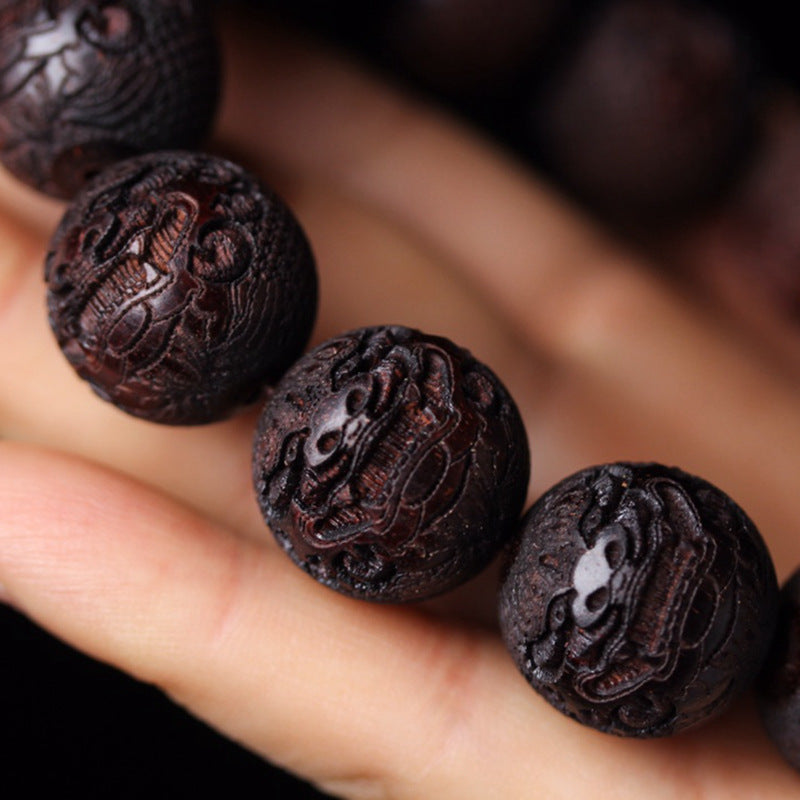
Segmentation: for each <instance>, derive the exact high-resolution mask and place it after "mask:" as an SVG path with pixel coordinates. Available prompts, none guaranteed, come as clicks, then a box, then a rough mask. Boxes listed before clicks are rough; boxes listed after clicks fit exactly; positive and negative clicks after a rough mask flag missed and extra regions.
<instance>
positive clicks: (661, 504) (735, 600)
mask: <svg viewBox="0 0 800 800" xmlns="http://www.w3.org/2000/svg"><path fill="white" fill-rule="evenodd" d="M776 603H777V584H776V579H775V572H774V569H773V566H772V561H771V559H770V556H769V553H768V552H767V549H766V546H765V544H764V542H763V540H762V539H761V536H760V535H759V533H758V531H757V530H756V528H755V526H754V525H753V523H752V522H751V521H750V520H749V518H748V517H747V516H746V515H745V513H744V512H743V511H742V510H741V509H740V508H739V507H738V506H737V505H736V504H735V503H734V502H733V501H732V500H731V499H730V498H729V497H728V496H727V495H725V494H724V493H723V492H721V491H720V490H719V489H717V488H716V487H714V486H712V485H711V484H709V483H707V482H706V481H704V480H702V479H700V478H696V477H694V476H691V475H688V474H687V473H685V472H682V471H680V470H678V469H675V468H667V467H663V466H661V465H658V464H627V463H620V464H610V465H604V466H599V467H593V468H589V469H586V470H583V471H581V472H578V473H576V474H575V475H573V476H571V477H569V478H566V479H565V480H564V481H562V482H561V483H559V484H557V485H556V486H555V487H553V488H552V489H551V490H549V491H548V492H546V493H545V494H544V495H543V496H542V497H541V499H540V500H539V501H538V502H537V503H536V504H535V505H534V506H533V508H532V509H531V510H530V511H529V512H528V514H527V515H526V517H525V519H524V521H523V526H522V531H521V535H520V538H519V539H518V540H517V541H516V543H515V547H514V551H513V556H512V558H511V561H510V564H509V566H508V570H507V574H506V576H505V578H504V581H503V586H502V590H501V593H500V619H501V626H502V630H503V636H504V638H505V641H506V644H507V645H508V648H509V650H510V652H511V654H512V656H513V657H514V659H515V661H516V662H517V665H518V666H519V668H520V669H521V671H522V673H523V674H524V675H525V677H526V678H527V680H528V681H529V682H530V683H531V685H532V686H533V687H534V688H535V689H536V690H537V691H539V692H540V693H541V694H542V695H543V696H544V697H545V699H547V700H548V701H549V702H550V703H551V704H552V705H554V706H555V707H556V708H558V709H559V710H560V711H562V712H563V713H565V714H566V715H568V716H569V717H572V718H573V719H576V720H578V721H580V722H582V723H584V724H586V725H589V726H591V727H593V728H597V729H598V730H601V731H605V732H608V733H614V734H618V735H623V736H638V737H651V736H665V735H668V734H672V733H676V732H678V731H680V730H683V729H685V728H688V727H689V726H691V725H695V724H697V723H699V722H701V721H703V720H705V719H707V718H708V717H710V716H712V715H714V714H717V713H719V712H720V711H722V710H723V709H724V708H725V707H726V706H727V705H728V704H729V703H730V702H731V701H732V700H733V699H734V698H735V697H736V696H737V695H738V694H739V693H741V692H742V691H743V690H744V689H745V688H746V687H747V686H748V685H749V684H750V682H751V681H752V679H753V678H754V677H755V675H756V673H757V671H758V669H759V667H760V665H761V663H762V662H763V659H764V657H765V655H766V651H767V648H768V645H769V642H770V638H771V635H772V630H773V627H774V618H775V610H776Z"/></svg>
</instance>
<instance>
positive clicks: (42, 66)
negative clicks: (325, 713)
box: [0, 0, 800, 765]
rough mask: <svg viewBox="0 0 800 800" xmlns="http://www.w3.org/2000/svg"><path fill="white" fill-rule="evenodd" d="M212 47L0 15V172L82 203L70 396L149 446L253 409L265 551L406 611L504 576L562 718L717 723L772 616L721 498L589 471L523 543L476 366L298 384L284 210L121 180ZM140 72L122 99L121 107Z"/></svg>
mask: <svg viewBox="0 0 800 800" xmlns="http://www.w3.org/2000/svg"><path fill="white" fill-rule="evenodd" d="M162 13H164V14H167V15H168V17H169V15H170V14H172V15H174V14H177V15H179V17H169V19H170V20H172V21H171V22H170V24H171V25H173V26H174V25H177V26H178V28H180V30H181V31H182V32H188V33H187V38H186V40H185V43H183V40H182V44H181V46H180V47H178V48H177V49H175V50H174V51H169V55H168V56H167V57H166V61H165V62H163V61H162V60H161V58H162V54H163V53H164V52H165V48H164V47H163V46H162V45H161V40H159V39H158V38H157V37H158V36H160V35H163V30H164V28H162V27H159V25H158V24H155V23H153V19H156V15H157V14H158V15H160V14H162ZM181 15H182V16H181ZM157 18H158V19H159V20H162V17H161V16H158V17H157ZM176 19H177V20H179V21H178V22H176V21H175V20H176ZM159 24H167V23H165V22H162V23H159ZM195 26H196V27H195ZM208 26H209V22H208V19H207V17H206V15H205V13H204V12H203V11H202V9H201V7H200V6H199V5H196V4H194V3H190V2H176V3H166V2H155V0H142V2H140V3H139V4H138V5H137V4H135V3H131V2H127V3H125V4H124V5H119V6H117V5H112V4H103V3H95V2H87V1H86V0H82V2H67V0H62V1H59V2H55V3H52V4H42V3H34V2H18V3H12V4H10V5H7V6H5V7H4V8H3V9H2V11H0V45H2V47H3V49H2V53H3V56H2V58H3V61H2V63H1V64H0V67H2V68H0V151H1V152H2V158H3V161H4V163H6V165H7V166H9V167H10V168H11V169H12V171H13V172H14V173H15V174H17V175H18V176H19V177H23V178H26V179H27V180H28V182H30V183H32V184H33V185H35V186H37V187H38V188H40V189H42V190H46V191H50V192H51V193H55V194H58V195H61V196H63V195H74V196H73V199H72V204H71V206H70V208H69V210H68V211H67V212H66V214H65V216H64V218H63V220H62V222H61V224H60V225H59V227H58V230H57V231H56V233H55V235H54V238H53V240H52V243H51V247H50V250H49V253H48V256H47V263H46V278H47V282H48V307H49V312H50V321H51V325H52V327H53V329H54V332H55V334H56V337H57V338H58V341H59V344H60V346H61V348H62V350H63V352H64V354H65V356H66V357H67V359H68V360H69V361H70V363H72V365H73V366H74V367H75V369H76V371H77V372H78V374H79V375H80V376H81V377H83V378H85V379H86V380H88V381H89V383H90V385H91V386H92V388H93V389H94V390H95V391H96V392H97V393H98V394H99V395H100V396H102V397H103V398H104V399H106V400H109V401H111V402H113V403H114V404H115V405H117V406H118V407H119V408H121V409H122V410H123V411H126V412H127V413H130V414H133V415H135V416H138V417H141V418H142V419H146V420H150V421H153V422H160V423H169V424H200V423H209V422H213V421H215V420H218V419H221V418H223V417H224V416H226V415H228V414H230V413H233V412H234V411H235V410H236V409H237V408H238V407H239V406H241V405H244V404H248V403H252V402H254V401H255V400H256V399H257V398H258V396H259V394H260V393H262V391H264V389H263V387H264V386H265V385H270V386H271V388H270V389H269V390H268V391H266V394H267V395H268V399H267V400H266V402H265V404H264V408H263V412H262V414H261V417H260V421H259V424H258V429H257V431H256V435H255V440H254V454H253V477H254V484H255V489H256V495H257V498H258V502H259V504H260V506H261V509H262V512H263V514H264V517H265V520H266V522H267V523H268V525H269V527H270V528H271V530H272V532H273V534H274V535H275V537H276V539H277V540H278V542H279V543H280V544H281V546H282V547H283V548H284V550H285V551H286V552H287V554H288V555H289V556H290V558H291V559H292V560H293V561H294V562H295V563H296V564H297V565H298V566H300V567H301V568H302V569H303V570H305V571H306V572H307V573H309V574H310V575H312V576H313V577H314V578H316V579H317V580H318V581H320V582H321V583H323V584H325V585H326V586H328V587H330V588H333V589H335V590H337V591H340V592H343V593H345V594H348V595H350V596H352V597H357V598H362V599H367V600H377V601H383V602H406V601H413V600H419V599H422V598H425V597H430V596H432V595H434V594H438V593H440V592H443V591H447V590H449V589H451V588H453V587H454V586H456V585H458V584H459V583H461V582H463V581H465V580H467V579H469V578H470V577H472V576H473V575H475V574H476V573H477V572H478V571H479V570H480V569H482V568H483V567H484V566H486V564H488V563H489V561H490V560H492V559H493V558H494V557H495V555H496V554H497V553H498V552H499V551H500V550H501V549H505V551H506V567H505V571H504V576H503V581H502V587H501V590H500V621H501V630H502V633H503V636H504V639H505V641H506V643H507V645H508V648H509V650H510V652H511V654H512V656H513V657H514V659H515V660H516V662H517V664H518V666H519V667H520V669H521V671H522V672H523V674H524V675H525V677H526V678H527V679H528V681H529V682H530V683H531V684H532V685H533V687H534V688H535V689H536V690H537V691H539V692H540V693H541V694H542V695H543V696H544V697H545V698H546V699H547V700H548V701H549V702H551V703H552V704H553V705H554V706H556V707H557V708H559V709H560V710H561V711H563V712H564V713H566V714H568V715H569V716H570V717H573V718H574V719H577V720H578V721H580V722H582V723H584V724H588V725H591V726H592V727H594V728H597V729H599V730H602V731H606V732H610V733H614V734H619V735H626V736H639V737H650V736H662V735H667V734H671V733H674V732H677V731H680V730H683V729H685V728H687V727H689V726H691V725H695V724H697V723H699V722H701V721H703V720H705V719H707V718H709V717H710V716H712V715H715V714H717V713H719V712H721V711H722V710H723V709H724V708H726V707H727V706H728V705H729V704H730V703H731V702H732V700H733V699H734V698H735V697H737V696H738V695H739V694H740V693H741V692H742V691H743V690H744V689H745V688H746V687H747V686H749V685H750V684H751V683H752V681H753V680H754V679H755V677H756V675H757V674H758V673H759V671H760V670H761V668H762V665H763V663H764V660H765V658H766V656H767V652H768V650H769V647H770V643H771V642H772V641H773V638H774V637H773V634H774V630H775V624H776V623H775V620H776V616H777V612H776V608H777V604H778V589H777V582H776V578H775V572H774V568H773V566H772V562H771V560H770V557H769V554H768V552H767V549H766V546H765V544H764V542H763V540H762V538H761V536H760V535H759V533H758V531H757V530H756V528H755V526H754V525H753V523H752V522H751V521H750V520H749V519H748V517H747V516H746V514H745V513H744V512H743V511H742V510H741V509H740V508H739V507H738V506H737V505H736V504H735V503H734V502H733V501H732V500H730V498H728V497H727V496H726V495H725V494H724V493H723V492H721V491H720V490H719V489H717V488H716V487H714V486H712V485H711V484H709V483H707V482H706V481H704V480H702V479H700V478H697V477H694V476H691V475H688V474H686V473H684V472H682V471H681V470H678V469H675V468H667V467H663V466H660V465H657V464H627V463H619V464H609V465H602V466H597V467H593V468H590V469H586V470H583V471H581V472H579V473H577V474H576V475H573V476H571V477H569V478H566V479H565V480H564V481H562V482H561V483H559V484H558V485H557V486H555V487H554V488H553V489H551V490H550V491H548V492H547V493H545V495H543V496H542V497H541V498H540V499H539V501H538V502H537V503H536V504H535V505H534V506H533V508H532V509H531V510H530V511H529V512H528V514H527V515H526V516H525V518H524V520H523V521H522V523H521V525H520V524H518V523H519V518H520V515H521V512H522V505H523V502H524V498H525V491H526V488H527V484H528V476H529V453H528V447H527V437H526V435H525V430H524V425H523V423H522V420H521V417H520V414H519V411H518V410H517V408H516V406H515V404H514V402H513V400H512V398H511V397H510V395H509V393H508V391H507V390H506V389H505V387H504V386H503V385H502V383H501V382H500V381H499V379H498V378H497V376H495V375H494V373H493V372H492V371H491V370H490V369H489V368H488V367H487V366H486V365H483V364H481V363H480V362H478V361H477V360H476V359H474V358H473V357H472V356H471V355H470V354H469V353H468V352H467V351H465V350H463V349H462V348H460V347H458V346H457V345H455V344H453V343H452V342H450V341H449V340H447V339H444V338H442V337H439V336H431V335H428V334H424V333H422V332H420V331H415V330H412V329H409V328H405V327H402V326H396V325H395V326H380V327H374V328H367V329H362V330H358V331H351V332H349V333H345V334H343V335H341V336H339V337H336V338H334V339H332V340H329V341H327V342H324V343H323V344H321V345H319V346H318V347H316V348H315V349H314V350H312V351H311V352H309V353H307V354H305V355H303V356H301V353H302V351H303V349H304V347H305V345H306V343H307V340H308V337H309V335H310V331H311V328H312V326H313V321H314V317H315V311H316V305H317V280H316V272H315V267H314V262H313V257H312V255H311V249H310V247H309V245H308V242H307V241H306V238H305V235H304V234H303V232H302V230H301V229H300V226H299V224H298V223H297V221H296V220H295V218H294V216H293V215H292V213H291V212H290V211H289V209H288V208H286V206H285V205H284V204H283V203H282V201H281V200H280V199H279V198H278V197H277V196H276V195H275V194H274V193H273V192H272V191H271V190H269V189H267V188H266V187H264V186H263V185H262V184H261V183H260V182H259V181H258V180H257V179H256V178H254V177H253V176H251V175H249V174H248V173H246V172H245V171H244V170H242V169H241V168H240V167H238V166H237V165H235V164H232V163H231V162H229V161H226V160H224V159H219V158H216V157H213V156H209V155H204V154H200V153H193V152H189V151H187V150H184V149H166V150H159V152H145V154H144V155H139V156H135V157H132V158H126V159H124V160H121V161H119V160H118V159H119V158H120V157H121V156H123V155H128V154H129V152H130V151H132V150H144V151H150V150H156V149H158V148H161V147H167V148H178V147H181V148H182V147H186V146H187V143H186V141H185V134H186V132H187V124H186V117H187V115H191V114H192V113H195V112H196V111H197V109H199V108H203V109H208V107H209V99H208V98H209V96H210V95H209V94H208V87H209V86H211V87H215V86H217V85H218V78H216V77H214V76H212V77H210V78H209V76H208V75H206V78H205V79H204V81H202V82H201V83H202V84H203V85H202V86H200V87H199V89H198V87H194V88H193V87H192V80H191V78H192V77H196V74H197V73H196V71H195V66H196V65H197V64H199V63H202V64H203V68H204V69H206V68H209V66H210V65H215V64H216V56H215V55H214V53H215V50H214V49H213V47H211V46H210V45H209V42H213V37H212V36H211V33H210V28H209V27H208ZM153 37H155V38H153ZM142 58H145V59H146V63H147V65H148V69H147V70H142V69H140V66H139V65H140V61H141V59H142ZM193 65H194V66H193ZM103 69H105V70H107V71H108V70H110V72H108V74H106V73H104V72H102V70H103ZM137 70H138V72H141V73H146V74H144V76H143V78H142V82H137V81H134V82H133V83H130V81H131V80H132V78H131V77H130V75H131V72H132V71H133V72H134V73H137ZM137 74H138V73H137ZM112 75H113V76H116V77H115V78H114V79H112V77H110V76H112ZM154 76H157V77H154ZM187 78H188V79H189V80H188V81H185V82H181V81H184V79H187ZM173 81H174V83H173V84H171V85H170V86H169V87H165V86H164V85H162V84H167V83H170V82H173ZM176 86H178V87H179V89H176ZM142 87H146V90H144V89H143V88H142ZM109 89H110V94H107V92H108V90H109ZM196 90H197V91H199V92H200V95H202V97H199V98H198V97H195V95H194V92H195V91H196ZM128 91H130V92H131V95H130V98H129V97H128V96H127V94H126V92H128ZM169 92H172V94H170V93H169ZM212 95H214V96H215V92H214V91H212ZM175 97H179V98H181V99H182V100H185V103H186V104H185V105H184V106H181V105H180V103H176V102H175V100H174V98H175ZM131 98H132V99H131ZM115 99H116V100H118V101H119V102H116V103H115V102H114V100H115ZM212 105H213V104H212ZM98 109H99V111H98ZM165 111H168V112H169V113H168V114H167V115H166V116H165ZM106 112H108V113H106ZM98 113H99V114H100V116H98ZM199 116H200V117H202V118H203V119H204V120H209V119H210V114H208V113H203V114H200V115H199ZM134 119H135V120H136V123H137V125H138V126H139V127H135V126H134V127H133V128H131V124H132V121H133V120H134ZM34 122H35V123H36V124H37V125H38V127H36V128H35V129H34V127H32V125H33V123H34ZM66 122H69V124H66ZM172 123H174V125H173V124H172ZM144 130H146V131H147V132H148V133H153V134H159V136H156V137H155V138H151V137H149V136H145V135H144V134H143V133H142V131H144ZM161 134H163V138H159V137H160V135H161ZM94 173H96V174H94ZM79 185H80V186H81V187H82V188H80V189H79V190H78V191H77V193H74V192H75V189H76V187H78V186H79ZM798 585H800V584H798V581H797V579H795V580H794V581H793V582H792V583H791V584H790V585H789V587H788V588H787V590H786V600H787V602H786V603H785V604H784V608H785V609H791V613H790V612H789V611H788V610H787V611H786V612H785V616H786V619H785V620H784V621H783V622H781V624H780V626H779V628H780V635H779V636H777V637H775V639H774V640H775V641H776V642H777V644H776V646H775V648H773V651H772V656H771V660H770V663H769V667H768V669H767V670H766V671H765V672H764V673H763V675H764V677H763V678H762V684H761V685H762V691H761V693H760V696H761V698H762V707H763V709H764V714H765V718H766V720H767V727H768V730H769V732H770V735H771V736H773V737H774V738H775V739H776V741H778V742H779V746H780V747H781V749H782V751H783V752H784V754H785V755H786V756H787V758H788V759H789V760H790V761H792V762H793V763H794V764H795V765H798V761H799V760H800V736H799V735H798V730H799V729H798V725H797V723H796V722H795V720H796V719H797V714H796V713H794V711H793V709H794V708H796V707H797V703H798V698H797V695H798V691H797V679H796V675H797V673H798V671H800V644H798V633H797V632H798V630H800V623H798V619H799V618H800V614H798V606H800V602H798V599H797V598H798V588H797V587H798Z"/></svg>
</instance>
